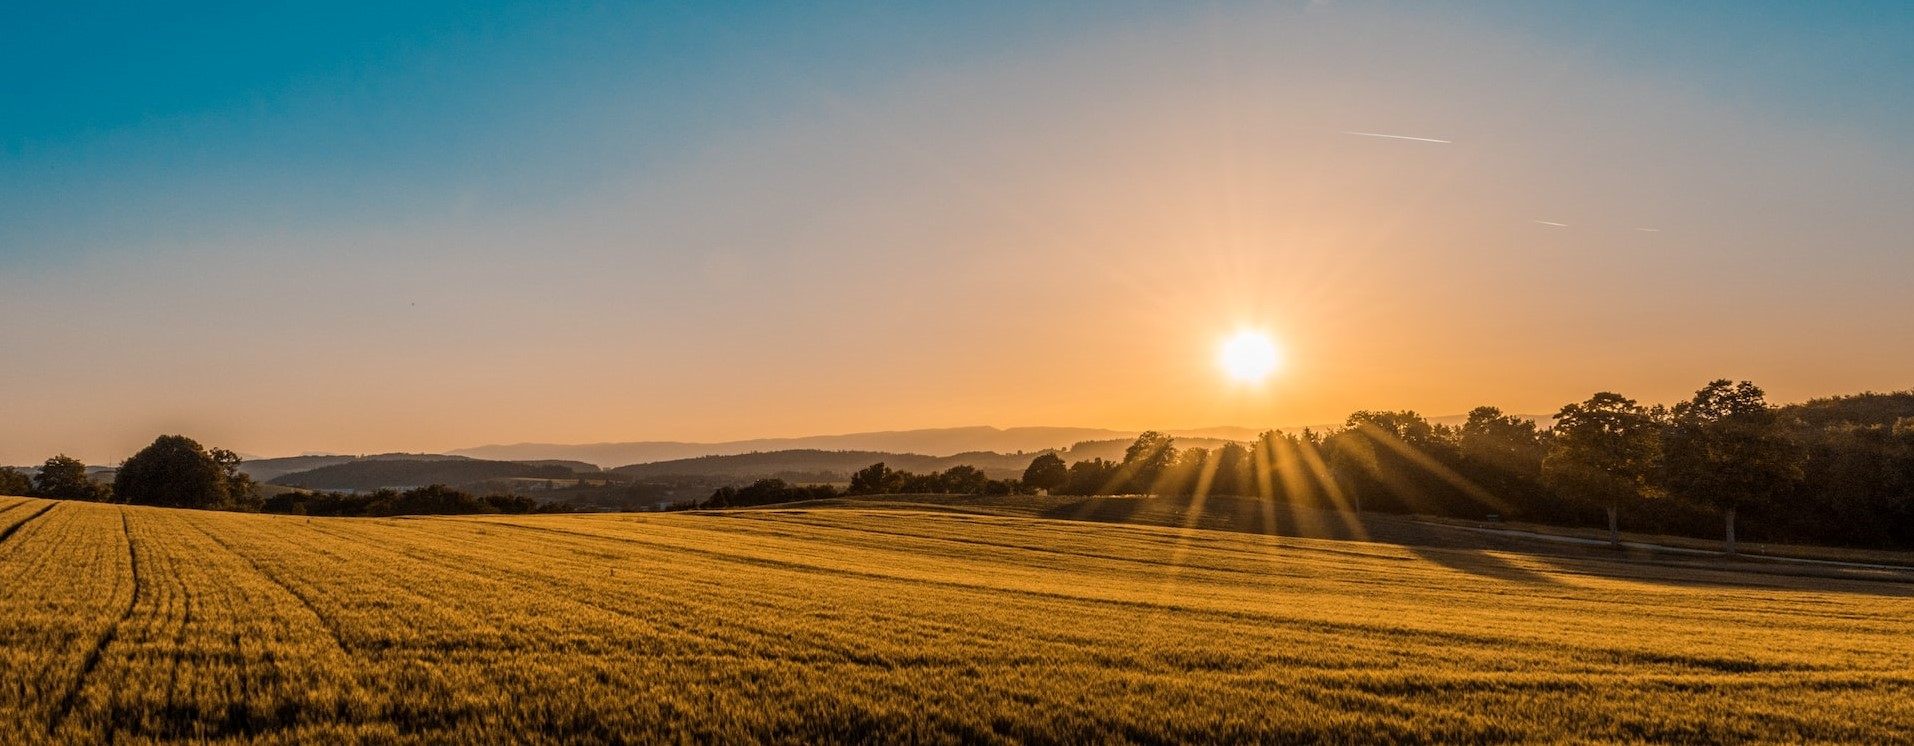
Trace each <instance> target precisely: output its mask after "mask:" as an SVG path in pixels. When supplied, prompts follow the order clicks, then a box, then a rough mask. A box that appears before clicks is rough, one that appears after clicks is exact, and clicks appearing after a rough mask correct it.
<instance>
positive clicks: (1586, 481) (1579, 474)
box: [1542, 391, 1660, 546]
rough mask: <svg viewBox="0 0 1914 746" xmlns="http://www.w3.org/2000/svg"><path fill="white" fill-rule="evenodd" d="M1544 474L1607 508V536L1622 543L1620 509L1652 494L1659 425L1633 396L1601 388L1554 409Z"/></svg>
mask: <svg viewBox="0 0 1914 746" xmlns="http://www.w3.org/2000/svg"><path fill="white" fill-rule="evenodd" d="M1555 418H1556V419H1555V435H1554V438H1553V439H1551V441H1550V443H1549V451H1548V456H1547V457H1546V458H1544V459H1543V460H1542V480H1543V482H1544V483H1545V484H1547V485H1548V486H1549V488H1550V489H1553V490H1555V491H1556V493H1557V494H1560V495H1562V496H1563V497H1566V498H1568V499H1569V500H1572V501H1575V502H1578V503H1582V504H1586V505H1599V506H1601V508H1602V510H1603V511H1604V512H1606V513H1607V514H1608V542H1609V544H1611V545H1614V546H1621V543H1622V540H1621V528H1620V521H1619V519H1618V517H1617V516H1618V514H1619V513H1620V512H1621V508H1622V506H1623V505H1626V504H1628V503H1629V502H1630V501H1633V500H1636V499H1639V498H1641V497H1642V496H1644V495H1646V494H1649V493H1650V492H1651V490H1650V478H1651V476H1652V475H1653V473H1654V469H1655V464H1656V459H1657V458H1658V457H1659V456H1660V445H1659V435H1660V425H1659V423H1657V422H1656V418H1655V416H1654V413H1653V412H1651V411H1650V410H1648V409H1645V408H1643V407H1642V406H1641V405H1640V404H1638V403H1636V402H1635V400H1634V399H1630V398H1628V397H1625V396H1622V395H1621V394H1617V393H1613V392H1609V391H1603V392H1600V393H1597V394H1595V395H1594V396H1591V397H1589V398H1588V400H1587V401H1584V402H1581V403H1579V404H1570V405H1567V406H1564V407H1562V411H1561V412H1559V413H1557V414H1556V415H1555Z"/></svg>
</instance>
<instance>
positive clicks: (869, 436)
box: [451, 414, 1552, 469]
mask: <svg viewBox="0 0 1914 746" xmlns="http://www.w3.org/2000/svg"><path fill="white" fill-rule="evenodd" d="M1517 416H1518V417H1526V418H1529V419H1533V420H1535V421H1537V422H1538V423H1541V424H1542V425H1543V426H1545V427H1546V426H1547V425H1548V424H1550V423H1551V422H1552V419H1551V418H1550V417H1549V416H1547V415H1517ZM1467 419H1468V415H1465V414H1458V415H1448V416H1442V417H1431V418H1429V421H1430V422H1432V423H1436V424H1445V425H1460V424H1462V423H1463V422H1464V421H1466V420H1467ZM1308 427H1311V428H1313V429H1315V430H1318V431H1321V430H1329V429H1334V428H1336V427H1339V425H1310V426H1308ZM1277 429H1280V430H1290V431H1294V430H1301V429H1303V428H1302V427H1284V428H1277ZM1165 432H1168V433H1169V434H1170V435H1173V436H1175V437H1176V438H1177V439H1178V440H1179V441H1182V442H1181V443H1179V445H1200V446H1203V447H1206V448H1209V447H1215V446H1216V445H1220V444H1221V442H1222V441H1235V442H1239V443H1241V442H1247V441H1250V440H1253V439H1255V438H1256V436H1257V435H1258V434H1260V433H1261V432H1262V430H1261V429H1257V428H1248V427H1209V428H1195V429H1187V430H1167V431H1165ZM1136 436H1137V431H1131V430H1108V429H1103V428H1091V427H1012V428H996V427H985V426H978V427H947V428H932V429H924V430H889V431H882V432H870V433H851V434H847V435H813V436H809V437H803V438H759V439H755V440H732V441H724V442H719V443H690V442H683V441H635V442H629V443H590V444H583V445H566V444H560V443H516V444H512V445H486V446H478V447H476V448H462V449H459V450H455V451H452V452H451V453H452V454H453V455H458V456H469V457H472V458H478V459H487V460H493V461H551V460H562V461H583V462H585V463H588V464H596V465H598V466H600V467H604V468H607V469H610V468H616V467H622V466H635V465H638V464H649V463H656V462H660V461H675V460H680V459H695V458H699V457H703V456H737V455H742V454H747V453H768V452H773V451H796V450H808V451H874V452H883V453H893V454H915V455H920V456H953V455H956V454H960V453H982V452H989V453H998V454H1010V455H1014V454H1034V453H1037V452H1040V451H1047V450H1056V451H1063V450H1067V449H1069V448H1070V447H1071V446H1074V445H1076V444H1078V443H1086V442H1100V441H1125V442H1127V441H1131V440H1134V439H1136ZM1206 441H1216V442H1214V443H1211V442H1206ZM1116 453H1117V454H1118V455H1121V454H1122V449H1121V448H1118V449H1117V451H1116ZM1093 455H1102V456H1103V457H1104V458H1108V456H1107V455H1103V454H1093ZM1090 457H1091V456H1090V455H1085V456H1079V457H1078V458H1090ZM1026 463H1027V460H1026Z"/></svg>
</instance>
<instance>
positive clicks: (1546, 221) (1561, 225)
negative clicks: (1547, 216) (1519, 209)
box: [1535, 220, 1568, 228]
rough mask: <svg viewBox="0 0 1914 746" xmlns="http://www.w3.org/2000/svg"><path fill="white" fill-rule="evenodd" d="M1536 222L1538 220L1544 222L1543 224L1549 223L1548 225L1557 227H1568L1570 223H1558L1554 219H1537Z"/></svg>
mask: <svg viewBox="0 0 1914 746" xmlns="http://www.w3.org/2000/svg"><path fill="white" fill-rule="evenodd" d="M1535 222H1537V223H1541V224H1543V225H1548V226H1554V227H1556V228H1567V227H1568V223H1557V222H1554V221H1552V220H1537V221H1535Z"/></svg>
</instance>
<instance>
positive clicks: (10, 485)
mask: <svg viewBox="0 0 1914 746" xmlns="http://www.w3.org/2000/svg"><path fill="white" fill-rule="evenodd" d="M30 494H33V480H32V479H30V478H28V477H27V475H25V474H21V473H20V472H18V471H15V470H14V468H13V467H11V466H8V467H0V495H16V496H18V495H30Z"/></svg>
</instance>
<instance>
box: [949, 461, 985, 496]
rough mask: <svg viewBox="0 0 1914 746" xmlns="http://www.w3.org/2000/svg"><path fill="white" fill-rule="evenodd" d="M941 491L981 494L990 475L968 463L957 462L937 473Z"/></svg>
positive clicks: (957, 493) (956, 493)
mask: <svg viewBox="0 0 1914 746" xmlns="http://www.w3.org/2000/svg"><path fill="white" fill-rule="evenodd" d="M937 481H938V482H939V483H940V485H939V486H941V487H942V488H943V491H944V492H946V493H949V494H953V495H981V494H983V493H984V488H985V487H986V486H989V484H990V477H989V476H986V475H985V474H984V472H983V470H981V469H978V468H977V467H975V466H971V465H969V464H958V465H956V466H953V467H950V468H948V469H945V470H944V471H943V472H941V473H939V474H938V475H937Z"/></svg>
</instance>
